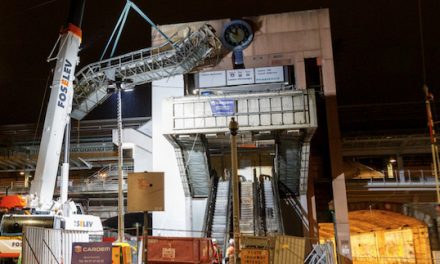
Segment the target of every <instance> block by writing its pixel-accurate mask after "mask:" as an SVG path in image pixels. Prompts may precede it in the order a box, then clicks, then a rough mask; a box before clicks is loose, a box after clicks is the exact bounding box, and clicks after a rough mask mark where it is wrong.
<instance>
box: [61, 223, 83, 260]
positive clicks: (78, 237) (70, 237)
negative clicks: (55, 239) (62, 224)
mask: <svg viewBox="0 0 440 264" xmlns="http://www.w3.org/2000/svg"><path fill="white" fill-rule="evenodd" d="M61 239H62V244H63V252H62V254H63V260H64V262H63V263H71V259H72V244H73V243H74V242H90V241H89V234H88V233H87V232H83V231H70V230H69V231H68V230H63V232H62V237H61Z"/></svg>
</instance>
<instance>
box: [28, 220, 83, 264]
mask: <svg viewBox="0 0 440 264" xmlns="http://www.w3.org/2000/svg"><path fill="white" fill-rule="evenodd" d="M73 242H89V235H88V233H87V232H83V231H66V230H62V229H49V228H43V227H32V226H25V227H24V233H23V243H22V263H26V264H34V263H35V264H37V263H40V264H41V263H45V264H59V263H70V259H71V255H72V243H73Z"/></svg>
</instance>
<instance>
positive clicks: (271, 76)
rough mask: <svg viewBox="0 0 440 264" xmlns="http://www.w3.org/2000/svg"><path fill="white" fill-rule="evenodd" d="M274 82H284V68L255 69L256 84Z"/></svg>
mask: <svg viewBox="0 0 440 264" xmlns="http://www.w3.org/2000/svg"><path fill="white" fill-rule="evenodd" d="M272 82H284V68H283V66H277V67H262V68H255V83H272Z"/></svg>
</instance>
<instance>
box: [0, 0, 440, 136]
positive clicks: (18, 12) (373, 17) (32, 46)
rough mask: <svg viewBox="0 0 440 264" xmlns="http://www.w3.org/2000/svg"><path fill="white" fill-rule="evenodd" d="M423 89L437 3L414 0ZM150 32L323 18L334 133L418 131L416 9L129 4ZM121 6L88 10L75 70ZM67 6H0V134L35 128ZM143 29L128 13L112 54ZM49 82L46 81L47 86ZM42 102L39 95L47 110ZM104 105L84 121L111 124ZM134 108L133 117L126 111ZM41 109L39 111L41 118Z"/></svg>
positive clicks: (359, 4) (144, 111) (437, 89)
mask: <svg viewBox="0 0 440 264" xmlns="http://www.w3.org/2000/svg"><path fill="white" fill-rule="evenodd" d="M420 1H421V5H422V21H423V33H424V38H423V40H424V49H425V58H426V64H425V65H426V82H427V84H428V86H429V88H430V90H431V92H433V94H434V96H436V97H435V98H436V101H438V99H439V98H440V74H439V69H440V67H439V65H440V34H439V33H440V32H439V31H440V30H439V29H438V28H439V27H438V26H439V25H440V15H439V14H440V1H438V0H420ZM133 2H135V3H136V4H137V5H138V6H139V7H140V8H141V9H142V10H143V11H144V12H145V13H146V14H147V15H148V16H149V17H150V18H151V19H152V20H153V21H154V22H155V23H157V24H170V23H181V22H190V21H198V20H208V19H220V18H241V17H246V16H255V15H259V14H271V13H279V12H287V11H299V10H307V9H315V8H321V7H322V8H330V15H331V24H332V38H333V51H334V59H335V71H336V83H337V89H338V102H339V105H340V108H339V112H340V123H341V128H342V131H343V133H345V134H357V133H365V132H371V133H372V132H375V131H392V132H395V131H413V130H417V131H424V129H426V128H425V127H426V115H425V108H424V107H425V106H424V95H423V91H422V84H423V78H422V76H423V74H422V56H421V50H422V49H421V41H420V30H419V14H418V13H419V11H418V1H417V0H400V1H398V0H394V1H391V0H380V1H365V0H364V1H352V0H334V1H313V0H308V1H294V0H289V1H288V0H284V1H281V0H272V1H267V0H265V1H262V0H261V1H260V0H253V1H251V0H243V1H237V0H235V1H232V0H223V1H206V0H203V1H202V0H187V1H181V0H180V1H177V0H161V1H140V0H138V1H133ZM124 4H125V1H122V0H113V1H109V0H88V1H87V2H86V8H85V14H84V20H83V25H82V29H83V47H82V51H81V53H80V57H81V63H80V65H79V67H78V68H77V69H79V68H81V67H82V66H84V65H86V64H88V63H92V62H95V61H97V60H98V59H99V57H100V55H101V52H102V50H103V48H104V46H105V43H106V41H107V39H108V37H109V36H110V34H111V31H112V30H113V27H114V25H115V23H116V21H117V19H118V17H119V14H120V12H121V11H122V8H123V6H124ZM68 6H69V1H67V0H64V1H63V0H49V1H44V0H41V1H37V0H26V1H4V2H2V8H1V9H0V34H1V38H0V89H1V91H2V99H3V100H2V101H3V102H2V104H1V105H0V124H19V123H36V122H37V120H38V114H39V111H40V107H41V105H42V103H43V101H44V100H43V98H44V92H45V89H47V80H48V77H49V76H50V69H51V67H52V65H50V64H48V63H47V62H46V58H47V56H48V55H49V53H50V50H51V49H52V47H53V45H54V43H55V41H56V39H57V37H58V32H59V29H60V27H61V25H63V24H64V23H65V20H66V17H67V13H68ZM149 36H150V29H149V26H148V25H147V23H146V22H145V21H143V20H142V19H141V18H140V17H139V16H137V14H135V13H134V12H133V13H130V16H129V17H128V21H127V23H126V30H125V31H124V33H123V35H122V36H121V40H120V42H119V43H120V45H119V46H118V50H117V53H118V54H122V53H125V52H129V51H132V50H137V49H141V48H145V47H147V46H148V43H149ZM50 82H51V80H50V81H49V83H50ZM48 96H49V93H47V95H46V101H47V99H48V98H47V97H48ZM124 98H125V99H124V103H123V106H124V109H123V112H124V113H125V116H142V115H149V114H150V109H149V105H148V101H149V98H150V90H149V88H148V85H146V86H143V87H140V88H139V89H137V90H136V91H135V92H134V93H131V94H130V95H126V96H124ZM114 101H115V100H112V99H110V100H109V102H107V103H106V104H105V105H103V106H101V107H99V108H98V109H97V110H96V111H94V112H92V114H91V115H90V116H89V117H88V118H105V117H106V118H114V117H116V114H115V111H114V108H115V107H114V106H113V104H114ZM134 105H136V108H137V110H136V111H134V107H133V106H134ZM44 112H45V108H43V116H44Z"/></svg>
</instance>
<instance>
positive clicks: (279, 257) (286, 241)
mask: <svg viewBox="0 0 440 264" xmlns="http://www.w3.org/2000/svg"><path fill="white" fill-rule="evenodd" d="M305 241H306V240H305V238H302V237H293V236H277V237H276V239H275V249H274V252H273V253H274V259H273V263H274V264H282V263H283V264H284V263H289V264H296V263H298V264H299V263H301V264H303V263H304V253H305Z"/></svg>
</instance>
